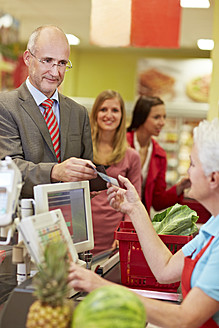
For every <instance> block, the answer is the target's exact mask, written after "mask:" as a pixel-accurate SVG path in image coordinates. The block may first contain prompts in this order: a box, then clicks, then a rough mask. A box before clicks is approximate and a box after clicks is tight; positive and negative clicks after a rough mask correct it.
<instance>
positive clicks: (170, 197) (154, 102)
mask: <svg viewBox="0 0 219 328" xmlns="http://www.w3.org/2000/svg"><path fill="white" fill-rule="evenodd" d="M165 119H166V110H165V105H164V102H163V101H162V100H161V99H160V98H158V97H146V96H141V97H139V99H138V100H137V102H136V104H135V107H134V111H133V116H132V121H131V124H130V126H129V128H128V132H127V140H128V143H129V144H130V146H131V147H133V148H135V149H136V150H137V151H138V152H139V154H140V157H141V173H142V201H143V203H144V205H145V207H146V208H147V211H148V213H150V209H151V206H153V208H154V209H155V210H156V211H160V210H162V209H165V208H167V207H169V206H172V205H174V204H176V203H181V202H182V200H183V191H184V189H186V188H189V187H190V181H189V179H188V178H183V179H182V180H181V181H180V182H179V183H177V184H176V185H174V186H172V187H171V188H170V189H166V187H167V185H166V179H165V176H166V169H167V157H166V153H165V151H164V149H163V148H162V147H161V146H160V145H159V144H158V143H157V142H156V141H155V140H154V139H153V138H152V137H153V136H156V137H157V136H159V134H160V131H161V130H162V128H163V127H164V124H165Z"/></svg>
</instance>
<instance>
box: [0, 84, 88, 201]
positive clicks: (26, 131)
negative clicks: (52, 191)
mask: <svg viewBox="0 0 219 328" xmlns="http://www.w3.org/2000/svg"><path fill="white" fill-rule="evenodd" d="M59 101H60V142H61V161H64V160H66V159H68V158H70V157H72V156H74V157H78V158H84V159H90V160H92V157H93V149H92V141H91V132H90V122H89V117H88V112H87V110H86V108H85V107H83V106H81V105H79V104H77V103H76V102H75V101H73V100H71V99H70V98H68V97H65V96H63V95H61V94H59ZM5 156H11V157H12V158H13V159H14V161H15V163H16V164H17V166H18V168H19V169H20V171H21V173H22V178H23V181H24V185H23V188H22V197H23V198H24V197H26V198H27V197H33V186H35V185H37V184H41V183H50V182H51V180H50V173H51V169H52V167H53V166H54V164H56V163H57V158H56V155H55V152H54V148H53V145H52V141H51V137H50V134H49V131H48V128H47V125H46V123H45V120H44V118H43V116H42V114H41V112H40V110H39V108H38V106H37V105H36V103H35V101H34V99H33V97H32V95H31V94H30V92H29V90H28V89H27V87H26V83H23V84H22V85H21V86H20V87H19V88H18V89H15V90H13V91H10V92H1V93H0V159H4V158H5Z"/></svg>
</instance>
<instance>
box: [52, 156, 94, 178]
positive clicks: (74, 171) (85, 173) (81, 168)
mask: <svg viewBox="0 0 219 328" xmlns="http://www.w3.org/2000/svg"><path fill="white" fill-rule="evenodd" d="M92 167H93V168H95V167H96V166H95V165H94V164H93V163H92V162H91V161H89V160H86V159H81V158H76V157H71V158H69V159H67V160H65V161H64V162H62V163H60V164H56V165H54V166H53V168H52V171H51V182H58V181H63V182H74V181H83V180H90V179H94V178H96V177H97V174H96V172H95V171H94V169H93V168H92Z"/></svg>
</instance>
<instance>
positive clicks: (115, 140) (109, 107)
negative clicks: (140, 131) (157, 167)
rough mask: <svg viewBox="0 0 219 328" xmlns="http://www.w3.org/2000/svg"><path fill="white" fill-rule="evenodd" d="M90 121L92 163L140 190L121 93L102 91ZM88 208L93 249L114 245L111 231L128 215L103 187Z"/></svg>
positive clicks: (137, 157)
mask: <svg viewBox="0 0 219 328" xmlns="http://www.w3.org/2000/svg"><path fill="white" fill-rule="evenodd" d="M90 121H91V134H92V140H93V152H94V163H95V164H101V165H104V166H105V170H106V172H107V174H108V175H109V176H111V177H113V178H117V176H118V175H119V174H122V175H125V176H126V177H129V179H131V181H132V183H133V184H134V185H135V187H136V189H137V191H138V192H139V194H140V190H141V172H140V171H141V169H140V167H141V164H140V157H139V155H138V153H137V151H136V150H134V149H131V148H130V147H128V145H127V141H126V112H125V106H124V101H123V99H122V97H121V95H120V94H119V93H118V92H116V91H113V90H106V91H103V92H101V93H100V94H99V95H98V96H97V98H96V100H95V102H94V105H93V108H92V111H91V115H90ZM91 209H92V218H93V228H94V249H93V250H92V252H93V253H94V254H97V253H99V252H101V251H104V250H107V249H110V248H114V247H116V246H117V243H116V241H114V231H115V230H116V227H117V225H118V224H119V222H120V221H121V220H125V219H127V218H128V217H127V216H125V215H123V214H122V213H116V212H115V211H113V210H112V208H111V207H110V206H109V204H108V202H107V195H106V191H105V190H103V191H101V192H100V194H99V195H97V196H96V197H94V198H93V199H92V200H91Z"/></svg>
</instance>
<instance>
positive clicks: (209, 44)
mask: <svg viewBox="0 0 219 328" xmlns="http://www.w3.org/2000/svg"><path fill="white" fill-rule="evenodd" d="M197 45H198V47H199V49H201V50H212V49H213V48H214V41H213V40H210V39H199V40H198V41H197Z"/></svg>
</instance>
